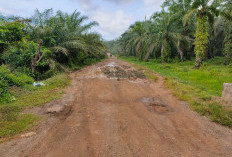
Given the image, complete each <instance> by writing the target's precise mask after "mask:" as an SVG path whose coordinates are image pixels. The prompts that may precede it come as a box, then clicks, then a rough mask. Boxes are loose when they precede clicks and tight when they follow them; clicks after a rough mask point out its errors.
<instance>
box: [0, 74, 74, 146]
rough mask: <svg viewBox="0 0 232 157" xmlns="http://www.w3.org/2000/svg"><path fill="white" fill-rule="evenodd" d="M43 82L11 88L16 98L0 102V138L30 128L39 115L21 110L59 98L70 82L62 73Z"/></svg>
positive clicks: (8, 136)
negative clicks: (40, 84) (37, 84)
mask: <svg viewBox="0 0 232 157" xmlns="http://www.w3.org/2000/svg"><path fill="white" fill-rule="evenodd" d="M43 83H45V84H46V86H41V87H34V86H32V84H28V85H25V86H23V87H22V88H15V89H12V90H11V92H12V93H13V94H14V95H15V99H16V100H15V101H13V102H10V103H5V104H0V139H2V140H3V139H5V138H10V137H12V136H14V135H16V134H19V133H21V132H24V131H26V130H27V129H28V128H30V126H32V125H33V124H34V123H35V122H36V121H38V120H39V119H40V117H38V116H37V115H33V114H22V113H21V111H23V110H24V109H26V108H30V107H33V106H41V105H43V104H45V103H47V102H50V101H52V100H55V99H59V98H61V97H62V95H63V91H62V89H63V88H64V87H66V86H67V85H69V84H70V78H69V77H68V75H67V74H64V73H63V74H59V75H56V76H54V77H52V78H50V79H48V80H45V81H43ZM0 142H1V140H0Z"/></svg>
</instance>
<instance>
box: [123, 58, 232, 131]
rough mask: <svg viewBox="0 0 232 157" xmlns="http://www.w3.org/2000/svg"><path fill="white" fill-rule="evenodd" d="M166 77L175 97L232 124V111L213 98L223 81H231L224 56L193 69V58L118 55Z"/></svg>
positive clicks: (220, 88) (195, 108)
mask: <svg viewBox="0 0 232 157" xmlns="http://www.w3.org/2000/svg"><path fill="white" fill-rule="evenodd" d="M119 58H120V59H122V60H125V61H127V62H130V63H133V64H135V65H137V66H138V67H139V68H145V69H147V70H150V71H152V72H155V73H159V74H161V75H162V76H164V77H165V80H166V81H165V85H166V86H167V87H169V88H170V89H171V90H172V91H173V94H174V95H175V96H177V97H178V98H179V99H181V100H185V101H187V102H188V103H189V104H190V108H191V109H193V110H195V111H196V112H198V113H199V114H201V115H204V116H207V117H209V118H210V119H211V120H212V121H214V122H217V123H220V124H222V125H226V126H229V127H232V110H231V108H225V107H223V106H222V105H221V104H220V102H219V101H216V100H215V99H214V97H220V96H221V93H222V88H223V83H225V82H226V83H232V68H231V67H228V66H225V65H224V64H223V58H215V59H211V60H209V61H206V62H204V64H203V66H202V67H201V69H199V70H197V69H193V67H194V61H185V62H175V61H173V62H172V63H162V62H161V61H159V60H150V61H149V62H140V61H138V59H137V58H135V57H119Z"/></svg>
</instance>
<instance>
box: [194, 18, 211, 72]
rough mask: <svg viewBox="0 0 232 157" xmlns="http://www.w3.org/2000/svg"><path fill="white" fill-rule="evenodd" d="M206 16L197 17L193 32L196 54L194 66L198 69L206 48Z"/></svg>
mask: <svg viewBox="0 0 232 157" xmlns="http://www.w3.org/2000/svg"><path fill="white" fill-rule="evenodd" d="M207 21H208V17H207V16H199V17H197V30H196V34H195V38H196V39H195V48H194V52H195V54H196V63H195V68H196V69H199V68H200V67H201V65H202V61H203V57H204V55H205V52H206V50H207V44H208V35H209V34H208V27H207Z"/></svg>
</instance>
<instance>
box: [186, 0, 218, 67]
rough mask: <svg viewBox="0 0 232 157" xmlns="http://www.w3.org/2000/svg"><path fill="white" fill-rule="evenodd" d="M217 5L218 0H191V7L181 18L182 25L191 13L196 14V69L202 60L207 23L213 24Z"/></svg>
mask: <svg viewBox="0 0 232 157" xmlns="http://www.w3.org/2000/svg"><path fill="white" fill-rule="evenodd" d="M218 7H219V1H218V0H193V2H192V5H191V9H190V10H189V11H188V12H187V13H186V15H185V16H184V18H183V23H184V25H185V24H186V22H187V20H188V19H189V17H191V16H192V15H193V14H194V15H196V18H197V28H196V33H195V43H194V44H195V48H194V52H195V54H196V63H195V68H196V69H199V68H200V66H201V64H202V62H203V58H204V55H205V53H206V50H207V44H208V36H209V33H208V31H209V26H208V24H213V22H214V17H215V15H216V16H218V14H219V10H218Z"/></svg>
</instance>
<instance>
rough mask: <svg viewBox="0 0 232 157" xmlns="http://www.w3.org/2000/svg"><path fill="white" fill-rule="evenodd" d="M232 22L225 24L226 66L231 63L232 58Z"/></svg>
mask: <svg viewBox="0 0 232 157" xmlns="http://www.w3.org/2000/svg"><path fill="white" fill-rule="evenodd" d="M231 23H232V22H231V21H226V24H225V28H224V29H225V30H224V32H225V38H224V44H225V45H224V46H225V47H224V54H225V64H226V65H228V64H230V63H231V58H232V27H231Z"/></svg>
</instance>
